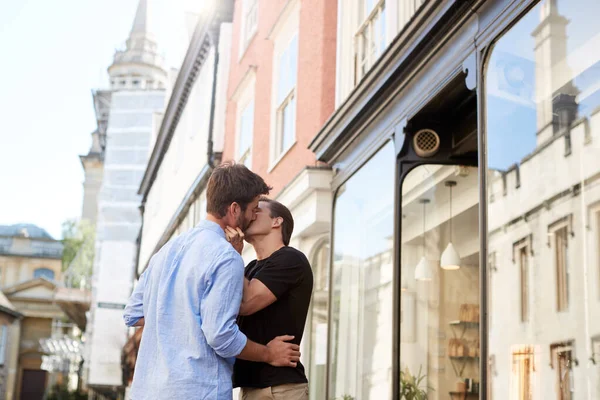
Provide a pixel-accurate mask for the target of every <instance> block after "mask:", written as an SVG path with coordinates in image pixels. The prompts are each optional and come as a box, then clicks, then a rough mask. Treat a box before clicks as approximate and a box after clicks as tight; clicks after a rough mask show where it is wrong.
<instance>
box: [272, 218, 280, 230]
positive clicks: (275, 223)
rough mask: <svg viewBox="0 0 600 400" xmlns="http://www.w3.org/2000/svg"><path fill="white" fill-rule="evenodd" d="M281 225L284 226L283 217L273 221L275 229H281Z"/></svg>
mask: <svg viewBox="0 0 600 400" xmlns="http://www.w3.org/2000/svg"><path fill="white" fill-rule="evenodd" d="M281 225H283V218H282V217H277V218H275V219H274V220H273V225H272V226H273V228H281Z"/></svg>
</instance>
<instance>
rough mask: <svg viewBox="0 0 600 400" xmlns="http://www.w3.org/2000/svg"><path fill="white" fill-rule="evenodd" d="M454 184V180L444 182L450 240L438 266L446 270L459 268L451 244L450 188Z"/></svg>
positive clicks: (456, 254)
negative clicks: (448, 192)
mask: <svg viewBox="0 0 600 400" xmlns="http://www.w3.org/2000/svg"><path fill="white" fill-rule="evenodd" d="M454 186H456V182H455V181H448V182H446V187H447V188H448V189H449V191H450V218H449V219H448V222H449V224H450V242H449V243H448V246H447V247H446V250H444V252H443V253H442V259H441V260H440V267H442V269H446V270H457V269H459V268H460V256H459V255H458V252H457V251H456V248H455V247H454V245H453V244H452V188H453V187H454Z"/></svg>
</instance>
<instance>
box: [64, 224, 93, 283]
mask: <svg viewBox="0 0 600 400" xmlns="http://www.w3.org/2000/svg"><path fill="white" fill-rule="evenodd" d="M62 231H63V232H62V236H63V239H62V242H63V246H64V249H63V257H62V270H63V271H64V272H65V274H64V275H65V284H67V286H71V287H85V286H87V285H89V283H90V281H91V276H92V271H93V269H94V251H95V241H96V229H95V227H94V225H92V224H90V223H89V222H88V221H87V220H82V221H77V220H74V219H70V220H67V221H65V222H63V224H62Z"/></svg>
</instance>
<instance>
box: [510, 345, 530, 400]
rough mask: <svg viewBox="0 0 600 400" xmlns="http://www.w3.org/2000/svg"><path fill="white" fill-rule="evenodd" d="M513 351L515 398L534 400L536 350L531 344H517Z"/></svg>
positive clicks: (513, 387) (513, 388)
mask: <svg viewBox="0 0 600 400" xmlns="http://www.w3.org/2000/svg"><path fill="white" fill-rule="evenodd" d="M516 347H517V348H516V349H514V350H513V352H512V379H513V382H514V384H513V386H512V390H513V391H514V392H513V393H514V394H513V396H511V398H513V399H519V400H533V399H534V396H533V384H534V382H533V375H534V373H535V370H536V365H535V352H534V348H533V347H531V346H516Z"/></svg>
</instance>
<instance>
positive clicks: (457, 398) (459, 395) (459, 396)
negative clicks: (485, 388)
mask: <svg viewBox="0 0 600 400" xmlns="http://www.w3.org/2000/svg"><path fill="white" fill-rule="evenodd" d="M472 397H479V393H469V392H450V398H451V399H452V400H464V399H468V398H472Z"/></svg>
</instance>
